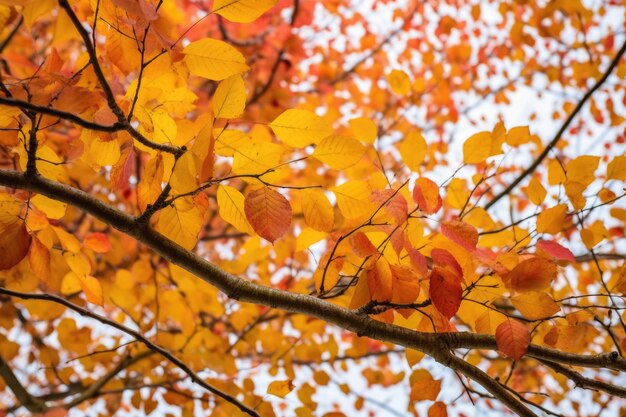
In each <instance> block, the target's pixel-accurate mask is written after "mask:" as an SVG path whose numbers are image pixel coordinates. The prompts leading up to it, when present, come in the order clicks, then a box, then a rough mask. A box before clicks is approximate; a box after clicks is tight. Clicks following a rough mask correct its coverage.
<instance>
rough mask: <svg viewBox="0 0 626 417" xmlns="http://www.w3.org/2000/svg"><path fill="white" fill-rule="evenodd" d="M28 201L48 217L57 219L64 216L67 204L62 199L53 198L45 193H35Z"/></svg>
mask: <svg viewBox="0 0 626 417" xmlns="http://www.w3.org/2000/svg"><path fill="white" fill-rule="evenodd" d="M30 202H31V203H33V205H34V206H35V207H37V208H38V209H39V210H40V211H41V212H43V213H44V214H45V215H46V217H48V218H49V219H55V220H58V219H60V218H61V217H63V216H65V209H67V204H65V203H63V202H62V201H57V200H53V199H51V198H48V197H46V196H45V195H41V194H37V195H36V196H34V197H33V198H31V199H30Z"/></svg>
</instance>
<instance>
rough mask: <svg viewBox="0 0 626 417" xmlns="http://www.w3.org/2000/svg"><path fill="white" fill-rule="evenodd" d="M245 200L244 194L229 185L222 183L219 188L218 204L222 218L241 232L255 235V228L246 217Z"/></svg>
mask: <svg viewBox="0 0 626 417" xmlns="http://www.w3.org/2000/svg"><path fill="white" fill-rule="evenodd" d="M244 200H245V199H244V196H243V194H241V193H240V192H239V191H238V190H237V189H236V188H233V187H231V186H229V185H220V186H219V187H218V189H217V205H218V207H219V212H220V216H221V217H222V219H224V220H225V221H227V222H228V223H230V224H232V225H233V226H235V228H236V229H237V230H239V231H240V232H242V233H248V234H250V235H253V234H254V230H253V229H252V226H250V223H248V220H247V219H246V213H245V211H244Z"/></svg>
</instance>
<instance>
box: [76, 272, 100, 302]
mask: <svg viewBox="0 0 626 417" xmlns="http://www.w3.org/2000/svg"><path fill="white" fill-rule="evenodd" d="M79 278H80V286H81V288H82V290H83V292H84V293H85V297H86V298H87V301H89V302H90V303H93V304H98V305H102V304H103V303H104V298H103V295H102V285H100V281H98V280H97V279H96V278H95V277H92V276H84V277H79Z"/></svg>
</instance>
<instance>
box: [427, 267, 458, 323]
mask: <svg viewBox="0 0 626 417" xmlns="http://www.w3.org/2000/svg"><path fill="white" fill-rule="evenodd" d="M462 296H463V289H462V288H461V282H460V280H459V278H458V277H456V276H455V275H454V274H453V273H452V272H451V271H449V270H448V269H443V268H440V267H435V268H433V270H432V271H431V273H430V298H431V300H432V301H433V304H434V306H435V307H436V308H437V310H439V312H440V313H441V314H443V315H444V316H445V317H446V318H447V319H450V318H452V316H454V315H455V314H456V312H457V311H458V309H459V306H460V305H461V297H462Z"/></svg>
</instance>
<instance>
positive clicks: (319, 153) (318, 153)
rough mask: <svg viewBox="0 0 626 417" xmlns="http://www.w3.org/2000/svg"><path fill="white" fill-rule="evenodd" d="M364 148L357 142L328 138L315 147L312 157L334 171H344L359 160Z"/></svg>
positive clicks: (338, 137)
mask: <svg viewBox="0 0 626 417" xmlns="http://www.w3.org/2000/svg"><path fill="white" fill-rule="evenodd" d="M364 153H365V147H364V146H363V145H361V143H359V141H357V140H355V139H352V138H348V137H341V136H334V135H332V136H329V137H327V138H325V139H322V141H321V142H320V143H319V144H318V145H317V146H316V147H315V151H314V152H313V154H312V156H314V157H315V158H317V159H319V160H320V161H322V162H324V163H325V164H327V165H328V166H330V167H332V168H335V169H346V168H348V167H350V166H352V165H354V164H356V163H357V162H359V160H360V159H361V157H362V156H363V154H364Z"/></svg>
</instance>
